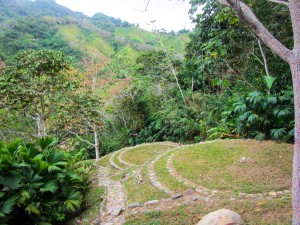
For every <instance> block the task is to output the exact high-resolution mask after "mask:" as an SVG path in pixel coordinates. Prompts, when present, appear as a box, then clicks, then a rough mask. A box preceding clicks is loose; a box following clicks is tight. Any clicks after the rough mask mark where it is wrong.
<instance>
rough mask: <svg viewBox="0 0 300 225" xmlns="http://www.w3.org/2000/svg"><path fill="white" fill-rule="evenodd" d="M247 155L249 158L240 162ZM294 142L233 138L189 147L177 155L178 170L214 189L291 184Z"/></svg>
mask: <svg viewBox="0 0 300 225" xmlns="http://www.w3.org/2000/svg"><path fill="white" fill-rule="evenodd" d="M241 157H246V158H247V160H246V162H244V163H242V162H240V159H241ZM292 158H293V146H292V145H289V144H279V143H276V142H271V141H264V142H259V141H254V140H230V141H219V142H213V143H206V144H198V145H193V146H190V147H186V148H185V149H184V150H182V151H180V152H179V153H178V154H176V155H175V157H174V159H173V162H172V163H173V165H174V167H175V168H176V170H177V172H178V173H180V174H181V175H182V176H184V177H186V178H187V179H189V180H191V181H193V182H194V183H196V184H198V185H201V186H204V187H207V188H212V189H220V190H233V191H235V192H246V193H258V192H268V191H271V190H274V191H278V190H283V189H290V188H291V177H292Z"/></svg>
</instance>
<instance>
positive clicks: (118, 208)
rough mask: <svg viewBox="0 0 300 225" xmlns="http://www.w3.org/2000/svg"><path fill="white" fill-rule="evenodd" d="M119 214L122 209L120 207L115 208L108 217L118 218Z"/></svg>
mask: <svg viewBox="0 0 300 225" xmlns="http://www.w3.org/2000/svg"><path fill="white" fill-rule="evenodd" d="M121 212H122V208H121V207H117V208H114V209H112V211H111V213H110V215H112V216H118V215H120V214H121Z"/></svg>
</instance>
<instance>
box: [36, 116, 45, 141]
mask: <svg viewBox="0 0 300 225" xmlns="http://www.w3.org/2000/svg"><path fill="white" fill-rule="evenodd" d="M35 122H36V127H37V132H38V137H40V138H41V137H45V136H46V135H47V132H46V121H45V117H44V116H43V115H41V114H40V113H39V112H38V113H36V119H35Z"/></svg>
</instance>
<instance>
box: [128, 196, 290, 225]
mask: <svg viewBox="0 0 300 225" xmlns="http://www.w3.org/2000/svg"><path fill="white" fill-rule="evenodd" d="M222 208H226V209H230V210H233V211H235V212H237V213H239V214H240V215H241V216H242V218H243V219H244V221H245V224H247V225H288V224H291V223H292V207H291V199H290V198H287V199H272V200H269V201H266V202H264V203H260V202H258V203H257V202H252V201H250V200H246V201H237V202H228V201H227V200H225V201H223V200H222V201H219V202H215V203H213V204H207V203H198V204H190V205H182V206H179V207H176V208H173V209H171V210H167V211H156V212H150V213H140V214H136V215H131V216H128V217H127V219H126V221H127V222H126V223H125V225H144V224H161V225H168V224H172V225H182V224H197V223H198V222H199V221H200V220H201V218H202V217H203V216H204V215H206V214H208V213H210V212H213V211H216V210H219V209H222Z"/></svg>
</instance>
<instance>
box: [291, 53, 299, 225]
mask: <svg viewBox="0 0 300 225" xmlns="http://www.w3.org/2000/svg"><path fill="white" fill-rule="evenodd" d="M290 67H291V70H292V76H293V88H294V104H295V146H294V162H293V224H294V225H300V57H296V59H294V60H292V62H291V63H290Z"/></svg>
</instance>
